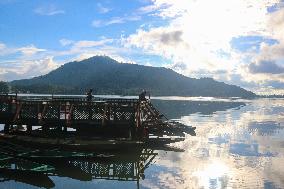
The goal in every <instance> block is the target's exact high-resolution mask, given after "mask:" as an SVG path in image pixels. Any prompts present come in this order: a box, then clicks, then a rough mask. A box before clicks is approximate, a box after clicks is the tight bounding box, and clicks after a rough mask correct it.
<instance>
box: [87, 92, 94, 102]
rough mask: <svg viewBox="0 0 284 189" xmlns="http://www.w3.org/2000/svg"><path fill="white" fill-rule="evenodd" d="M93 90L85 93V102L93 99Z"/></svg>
mask: <svg viewBox="0 0 284 189" xmlns="http://www.w3.org/2000/svg"><path fill="white" fill-rule="evenodd" d="M92 93H93V89H90V90H89V91H88V92H87V101H89V102H90V101H92V98H93V94H92Z"/></svg>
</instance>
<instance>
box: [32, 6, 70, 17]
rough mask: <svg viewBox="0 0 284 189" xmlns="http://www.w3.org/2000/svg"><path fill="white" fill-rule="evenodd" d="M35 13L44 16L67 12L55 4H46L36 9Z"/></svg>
mask: <svg viewBox="0 0 284 189" xmlns="http://www.w3.org/2000/svg"><path fill="white" fill-rule="evenodd" d="M34 13H36V14H38V15H42V16H53V15H57V14H65V11H64V10H62V9H59V8H57V7H56V6H55V5H53V4H50V5H45V6H40V7H37V8H35V9H34Z"/></svg>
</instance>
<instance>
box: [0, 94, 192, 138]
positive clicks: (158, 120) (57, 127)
mask: <svg viewBox="0 0 284 189" xmlns="http://www.w3.org/2000/svg"><path fill="white" fill-rule="evenodd" d="M0 124H4V125H5V126H4V133H5V134H17V133H19V132H21V133H25V134H26V135H31V136H32V135H36V134H38V133H41V134H45V135H48V136H58V135H62V134H63V135H65V134H68V133H69V134H73V135H76V136H92V137H94V136H97V137H109V136H110V137H114V138H116V137H123V138H131V139H137V138H139V139H141V138H148V137H149V135H152V136H163V135H167V136H184V134H185V133H191V132H192V131H194V128H192V127H187V126H182V125H177V124H173V123H170V122H165V121H164V120H163V115H161V114H160V113H159V111H158V110H157V109H156V108H154V106H153V105H152V104H151V102H150V101H149V100H143V101H141V100H138V99H119V98H116V99H114V98H108V99H103V98H95V99H93V100H92V101H87V99H86V98H82V97H81V98H75V97H40V98H35V97H28V98H27V97H26V98H24V97H18V96H17V95H0Z"/></svg>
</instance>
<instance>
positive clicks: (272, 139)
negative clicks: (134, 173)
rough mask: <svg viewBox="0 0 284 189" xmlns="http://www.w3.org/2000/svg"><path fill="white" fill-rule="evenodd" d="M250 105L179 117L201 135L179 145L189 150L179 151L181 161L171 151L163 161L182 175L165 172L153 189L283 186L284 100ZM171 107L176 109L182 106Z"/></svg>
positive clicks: (267, 100) (272, 100) (259, 100)
mask: <svg viewBox="0 0 284 189" xmlns="http://www.w3.org/2000/svg"><path fill="white" fill-rule="evenodd" d="M191 103H192V102H191ZM200 103H201V104H203V105H204V103H205V102H200ZM206 103H208V102H206ZM208 104H210V102H209V103H208ZM246 104H247V105H246V106H243V105H239V104H231V105H230V107H228V106H227V108H224V109H222V108H221V109H220V106H215V107H217V108H216V109H214V108H213V107H214V106H210V105H209V106H207V107H210V108H211V110H210V111H211V113H210V115H209V116H204V114H202V112H201V113H200V112H199V111H197V112H192V113H189V114H188V115H184V114H181V115H180V117H175V119H179V120H180V121H181V122H183V123H185V124H187V125H193V126H196V127H197V129H196V137H192V136H188V137H187V139H186V140H185V141H184V142H180V143H178V144H175V146H177V147H179V148H182V149H185V150H186V151H185V152H184V153H178V156H179V158H177V157H176V156H177V153H167V154H166V155H165V156H162V157H161V158H160V159H159V160H158V162H157V164H159V165H161V166H165V167H169V165H171V166H174V168H175V169H177V175H179V176H178V177H177V176H176V175H175V176H173V177H172V178H171V177H170V175H169V174H170V173H168V172H162V173H160V174H159V175H157V176H158V179H159V180H158V183H159V184H157V180H155V181H154V182H155V184H154V185H153V186H156V187H158V188H283V187H284V179H283V178H284V129H283V127H284V114H283V105H284V100H283V99H257V100H252V101H250V102H249V103H246ZM171 105H172V106H171V110H172V111H174V109H175V108H176V107H175V106H173V103H172V104H171ZM203 105H201V106H199V107H202V106H203ZM211 105H212V104H211ZM219 105H220V104H219ZM234 105H235V107H234ZM185 106H186V105H185ZM187 106H189V105H187ZM179 108H180V107H177V109H179ZM197 109H198V107H197ZM189 112H190V111H189ZM175 113H176V112H175ZM205 114H206V113H205ZM166 115H167V114H166ZM171 116H172V117H174V116H177V115H176V114H172V115H171ZM173 162H174V163H173ZM180 180H182V182H181V181H180ZM148 182H149V181H148ZM142 184H143V183H142ZM157 185H158V186H157ZM148 187H149V183H148ZM154 188H155V187H154Z"/></svg>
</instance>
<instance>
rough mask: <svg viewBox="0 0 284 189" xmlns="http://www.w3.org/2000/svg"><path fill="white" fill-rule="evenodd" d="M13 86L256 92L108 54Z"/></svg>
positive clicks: (192, 93) (43, 90)
mask: <svg viewBox="0 0 284 189" xmlns="http://www.w3.org/2000/svg"><path fill="white" fill-rule="evenodd" d="M10 84H11V86H12V88H13V89H16V90H19V91H22V92H26V91H29V92H32V93H60V94H85V92H86V90H88V89H89V88H93V89H94V91H95V92H94V93H95V94H120V95H137V94H139V93H140V92H141V90H142V89H146V90H147V91H150V93H151V94H152V95H163V96H165V95H177V96H213V97H243V98H250V97H254V96H255V94H254V93H252V92H250V91H247V90H245V89H242V88H240V87H238V86H235V85H228V84H225V83H223V82H218V81H215V80H213V79H211V78H201V79H194V78H189V77H186V76H184V75H181V74H178V73H176V72H174V71H173V70H171V69H167V68H162V67H149V66H142V65H137V64H128V63H119V62H117V61H116V60H114V59H111V58H110V57H107V56H94V57H92V58H89V59H86V60H82V61H79V62H77V61H75V62H70V63H66V64H64V65H62V66H61V67H59V68H58V69H56V70H53V71H51V72H50V73H48V74H46V75H43V76H39V77H34V78H32V79H23V80H15V81H12V82H11V83H10Z"/></svg>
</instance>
